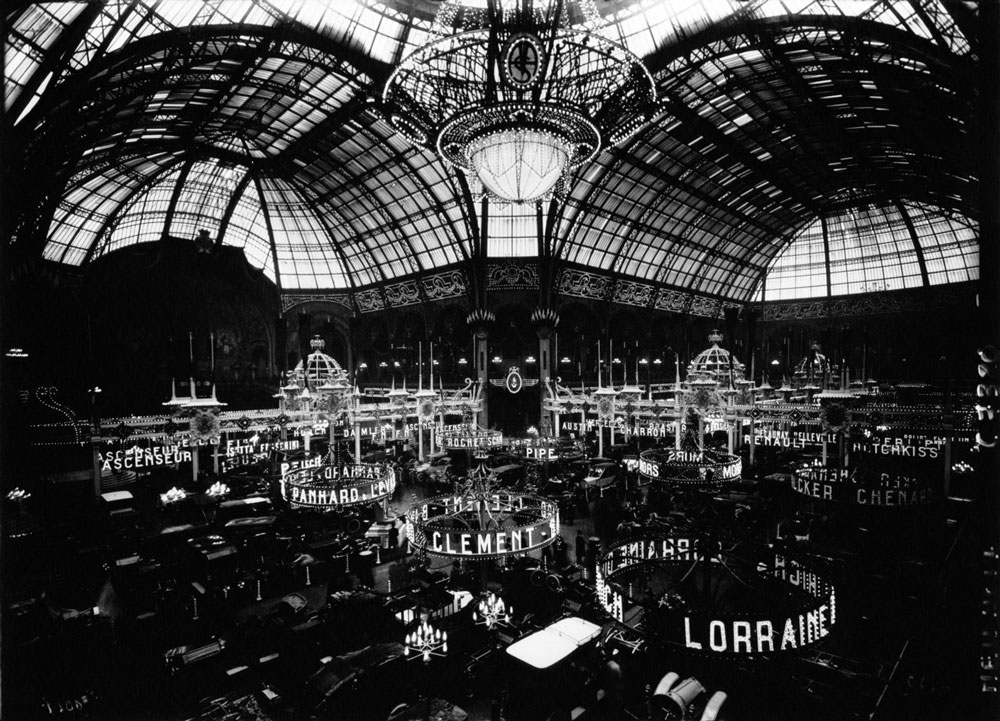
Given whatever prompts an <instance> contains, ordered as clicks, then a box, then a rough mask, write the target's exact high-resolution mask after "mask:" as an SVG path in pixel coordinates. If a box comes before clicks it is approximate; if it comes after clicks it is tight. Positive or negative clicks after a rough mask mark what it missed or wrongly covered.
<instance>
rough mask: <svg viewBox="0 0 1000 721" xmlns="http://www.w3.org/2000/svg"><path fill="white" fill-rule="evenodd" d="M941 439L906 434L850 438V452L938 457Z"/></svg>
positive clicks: (910, 456) (904, 456) (900, 456)
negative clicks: (900, 435)
mask: <svg viewBox="0 0 1000 721" xmlns="http://www.w3.org/2000/svg"><path fill="white" fill-rule="evenodd" d="M942 443H943V439H938V438H921V437H914V436H907V437H905V438H872V439H864V440H852V441H851V446H850V450H851V453H867V454H869V455H873V456H893V457H896V458H938V457H939V456H941V455H942V451H941V444H942Z"/></svg>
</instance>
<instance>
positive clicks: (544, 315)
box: [531, 307, 559, 427]
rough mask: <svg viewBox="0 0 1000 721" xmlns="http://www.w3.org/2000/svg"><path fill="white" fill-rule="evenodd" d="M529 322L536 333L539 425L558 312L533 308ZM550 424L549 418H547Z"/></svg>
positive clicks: (550, 309) (557, 323)
mask: <svg viewBox="0 0 1000 721" xmlns="http://www.w3.org/2000/svg"><path fill="white" fill-rule="evenodd" d="M531 322H532V323H534V325H535V332H536V333H537V334H538V382H539V383H540V384H541V388H542V391H541V393H540V394H539V396H538V406H539V413H538V423H539V427H541V425H542V423H543V418H544V417H545V415H546V411H545V395H546V390H545V389H546V388H547V387H548V384H549V382H550V381H551V380H552V368H553V358H554V354H555V351H554V346H555V335H556V326H557V325H559V314H558V313H556V312H555V311H554V310H553V309H552V308H541V307H539V308H535V310H534V312H533V313H532V314H531ZM549 423H550V424H551V418H550V419H549Z"/></svg>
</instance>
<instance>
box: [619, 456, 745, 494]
mask: <svg viewBox="0 0 1000 721" xmlns="http://www.w3.org/2000/svg"><path fill="white" fill-rule="evenodd" d="M742 473H743V461H742V460H740V457H739V456H734V455H732V454H730V453H720V452H718V451H674V450H670V451H668V450H662V449H653V450H649V451H643V452H642V453H640V454H639V475H641V476H642V477H643V478H645V479H647V480H650V481H659V482H661V483H668V484H677V485H688V486H701V485H711V484H715V483H725V482H728V481H738V480H739V479H740V476H741V475H742Z"/></svg>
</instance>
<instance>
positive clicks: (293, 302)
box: [281, 293, 353, 313]
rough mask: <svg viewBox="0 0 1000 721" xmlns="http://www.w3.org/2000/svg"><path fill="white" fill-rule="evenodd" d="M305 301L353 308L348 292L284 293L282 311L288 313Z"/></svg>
mask: <svg viewBox="0 0 1000 721" xmlns="http://www.w3.org/2000/svg"><path fill="white" fill-rule="evenodd" d="M303 303H336V304H337V305H342V306H344V307H345V308H348V309H351V310H353V306H352V305H351V296H350V295H348V294H347V293H283V294H282V295H281V312H282V313H287V312H288V311H290V310H291V309H292V308H294V307H295V306H297V305H302V304H303Z"/></svg>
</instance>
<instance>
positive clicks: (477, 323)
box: [466, 308, 496, 428]
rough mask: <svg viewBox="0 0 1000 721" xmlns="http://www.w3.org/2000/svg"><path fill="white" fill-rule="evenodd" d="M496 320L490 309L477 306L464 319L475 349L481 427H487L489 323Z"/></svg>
mask: <svg viewBox="0 0 1000 721" xmlns="http://www.w3.org/2000/svg"><path fill="white" fill-rule="evenodd" d="M494 320H496V316H494V315H493V313H492V312H491V311H488V310H485V309H483V308H477V309H476V310H474V311H472V312H471V313H469V315H468V317H467V318H466V321H467V322H468V324H469V327H470V328H471V329H472V341H473V348H474V351H475V358H474V359H473V362H474V363H475V365H476V380H477V381H478V382H479V393H480V398H481V399H482V410H481V411H480V412H479V419H478V423H479V425H480V426H482V427H483V428H489V422H490V419H489V407H488V403H487V394H486V389H487V388H488V387H489V368H490V346H489V324H490V323H492V322H493V321H494Z"/></svg>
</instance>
